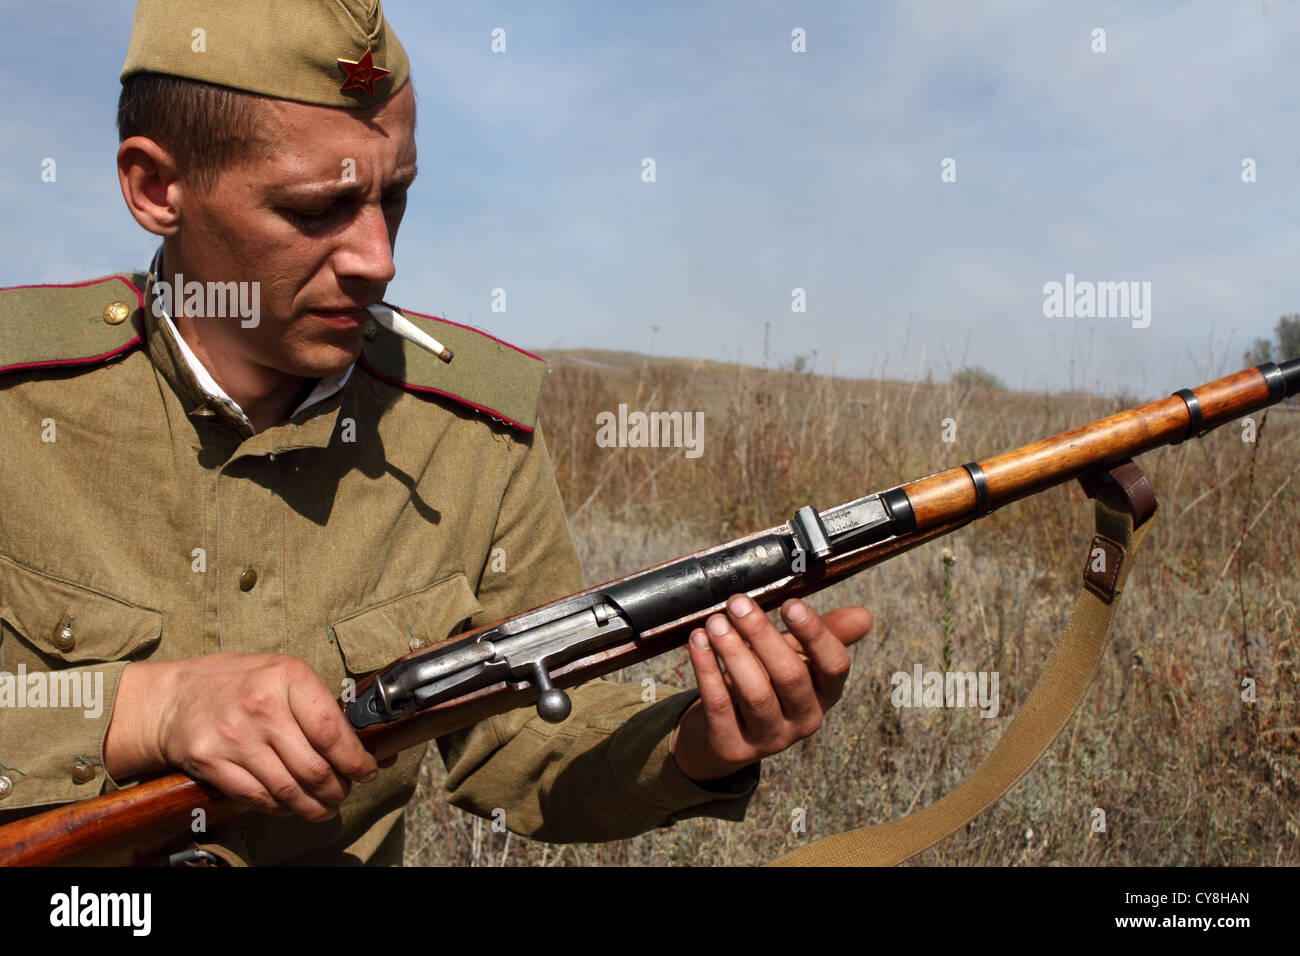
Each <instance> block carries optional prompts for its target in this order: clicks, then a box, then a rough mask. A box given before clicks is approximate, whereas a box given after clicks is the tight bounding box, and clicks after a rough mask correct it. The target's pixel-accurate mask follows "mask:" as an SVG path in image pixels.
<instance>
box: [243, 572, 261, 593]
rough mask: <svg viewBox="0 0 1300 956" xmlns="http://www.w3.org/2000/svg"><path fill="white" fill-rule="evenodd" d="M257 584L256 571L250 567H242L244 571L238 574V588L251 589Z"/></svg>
mask: <svg viewBox="0 0 1300 956" xmlns="http://www.w3.org/2000/svg"><path fill="white" fill-rule="evenodd" d="M256 584H257V572H256V571H254V570H253V569H252V568H244V573H243V574H241V575H240V576H239V590H241V591H251V590H253V586H254V585H256Z"/></svg>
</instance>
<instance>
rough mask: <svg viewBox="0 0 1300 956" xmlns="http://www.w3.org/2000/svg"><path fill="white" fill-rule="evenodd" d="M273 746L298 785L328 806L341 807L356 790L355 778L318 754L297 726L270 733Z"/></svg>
mask: <svg viewBox="0 0 1300 956" xmlns="http://www.w3.org/2000/svg"><path fill="white" fill-rule="evenodd" d="M269 739H270V744H271V748H272V749H273V750H274V751H275V755H276V756H277V757H279V758H280V762H281V763H283V764H284V768H285V769H286V770H288V771H289V773H290V775H291V776H292V777H293V779H294V780H296V781H297V782H298V786H299V787H301V788H302V790H303V791H304V792H306V793H309V794H311V796H312V797H314V798H315V799H316V800H317V801H319V802H320V803H322V804H324V805H325V806H327V807H337V806H338V805H339V804H340V803H342V802H343V798H344V797H346V796H347V795H348V791H349V790H351V789H352V781H351V780H349V779H348V778H347V777H344V776H342V775H341V774H339V773H338V772H337V771H336V770H335V769H334V768H333V767H332V766H331V765H330V762H329V761H328V760H326V759H325V757H324V756H322V755H321V754H320V753H318V752H317V751H316V750H315V749H314V748H313V747H312V745H311V744H310V743H309V742H308V740H307V738H306V737H304V736H303V734H302V731H300V730H299V729H298V727H297V726H294V727H290V728H283V729H279V730H277V731H276V732H274V733H272V734H270V735H269Z"/></svg>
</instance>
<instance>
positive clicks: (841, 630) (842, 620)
mask: <svg viewBox="0 0 1300 956" xmlns="http://www.w3.org/2000/svg"><path fill="white" fill-rule="evenodd" d="M822 623H823V624H825V625H826V628H827V630H829V631H830V632H831V633H832V634H834V635H835V636H836V637H837V638H839V640H840V643H842V644H843V645H844V646H845V647H848V646H849V645H851V644H856V643H857V642H858V641H860V640H862V638H863V637H865V636H866V634H867V632H868V631H870V630H871V625H872V623H873V621H872V617H871V612H870V611H868V610H867V609H866V608H865V607H857V606H856V605H851V606H849V607H837V608H836V609H835V610H833V611H827V612H826V613H825V614H823V615H822Z"/></svg>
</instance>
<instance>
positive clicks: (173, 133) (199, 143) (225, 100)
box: [117, 73, 270, 192]
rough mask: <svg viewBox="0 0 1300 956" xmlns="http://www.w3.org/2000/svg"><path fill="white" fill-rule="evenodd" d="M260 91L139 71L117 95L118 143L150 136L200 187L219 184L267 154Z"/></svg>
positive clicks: (186, 175)
mask: <svg viewBox="0 0 1300 956" xmlns="http://www.w3.org/2000/svg"><path fill="white" fill-rule="evenodd" d="M267 98H268V97H265V96H261V95H260V94H258V93H247V92H244V91H243V90H233V89H231V88H229V87H226V86H216V85H215V84H212V83H204V82H202V81H200V80H189V79H184V78H182V77H179V76H168V75H166V74H163V73H136V74H134V75H133V76H129V77H127V79H126V82H124V83H123V84H122V93H121V95H120V96H119V97H118V100H117V135H118V142H122V141H124V140H126V139H127V138H128V137H131V136H145V137H148V138H149V139H151V140H153V141H154V142H155V143H157V144H158V145H159V146H162V147H163V148H164V149H166V150H167V151H168V152H169V153H171V155H172V158H173V159H174V160H175V161H176V165H177V168H178V169H179V170H180V174H181V175H182V176H183V177H184V178H185V180H186V181H187V182H189V183H190V184H191V185H193V186H194V188H196V189H198V190H199V191H200V192H208V191H209V190H211V189H212V187H213V186H215V185H216V183H217V178H218V177H219V176H220V174H221V172H222V170H224V169H226V168H227V167H228V166H230V165H232V164H234V163H235V162H237V161H240V160H245V159H249V158H251V157H256V156H261V155H265V154H266V153H268V152H269V151H270V143H269V141H268V139H267V137H266V136H265V135H264V134H263V126H262V122H261V117H260V115H259V110H258V101H259V100H264V99H267Z"/></svg>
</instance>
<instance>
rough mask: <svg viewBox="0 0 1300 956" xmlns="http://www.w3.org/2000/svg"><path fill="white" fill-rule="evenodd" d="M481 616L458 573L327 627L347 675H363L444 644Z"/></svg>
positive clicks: (466, 581)
mask: <svg viewBox="0 0 1300 956" xmlns="http://www.w3.org/2000/svg"><path fill="white" fill-rule="evenodd" d="M482 610H483V606H482V605H481V604H479V603H478V600H477V599H476V598H475V597H474V592H473V591H471V590H470V587H469V581H468V580H467V579H466V577H465V575H464V574H459V573H458V574H454V575H452V576H451V577H449V578H443V579H442V580H441V581H436V582H434V583H433V584H430V585H429V586H428V587H425V588H421V589H420V590H418V591H411V592H409V593H407V594H403V595H401V596H399V597H395V598H392V599H391V600H388V601H385V602H384V603H383V604H376V605H375V606H374V607H368V608H366V609H365V610H362V611H357V612H356V613H355V614H350V615H348V616H347V617H345V618H342V619H341V620H338V621H335V622H333V623H332V624H330V626H329V627H330V633H332V634H333V635H334V639H335V640H336V641H338V645H339V649H340V650H341V651H342V652H343V661H344V663H345V664H346V665H347V669H348V671H349V672H350V673H353V674H368V673H370V672H371V671H374V670H378V669H379V668H381V667H384V666H386V665H388V664H391V663H392V662H393V661H395V660H397V658H399V657H401V656H402V655H404V654H409V653H411V651H415V650H419V649H420V648H421V647H428V646H429V645H431V644H438V643H441V642H442V641H445V640H446V639H447V638H448V637H450V636H451V635H452V634H454V633H455V632H456V631H457V630H458V629H459V627H460V625H461V624H462V623H463V622H464V621H466V620H468V619H469V618H471V617H473V616H474V615H475V614H477V613H478V612H479V611H482ZM413 641H418V642H420V643H418V644H413V643H412V642H413Z"/></svg>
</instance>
